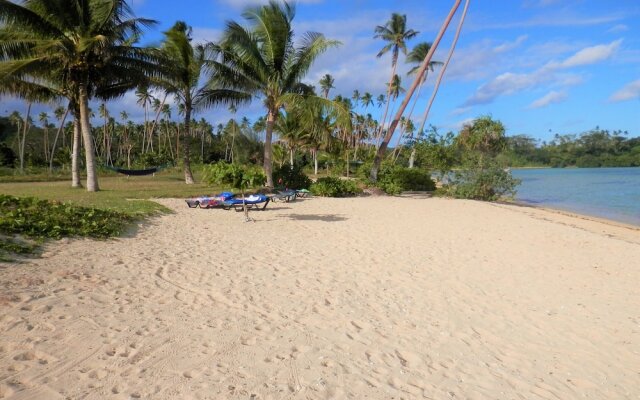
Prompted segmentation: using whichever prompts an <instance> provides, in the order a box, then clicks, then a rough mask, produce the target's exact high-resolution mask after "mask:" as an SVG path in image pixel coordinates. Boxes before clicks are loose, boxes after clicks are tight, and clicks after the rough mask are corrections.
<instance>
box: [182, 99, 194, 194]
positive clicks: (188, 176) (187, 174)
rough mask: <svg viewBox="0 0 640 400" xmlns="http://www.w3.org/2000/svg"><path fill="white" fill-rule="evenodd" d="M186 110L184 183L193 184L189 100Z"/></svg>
mask: <svg viewBox="0 0 640 400" xmlns="http://www.w3.org/2000/svg"><path fill="white" fill-rule="evenodd" d="M185 103H186V104H185V110H184V136H183V138H184V142H183V143H182V154H183V170H184V183H186V184H187V185H193V184H194V183H195V181H194V180H193V173H192V172H191V154H190V153H191V104H190V102H189V101H187V102H185Z"/></svg>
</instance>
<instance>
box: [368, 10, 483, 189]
mask: <svg viewBox="0 0 640 400" xmlns="http://www.w3.org/2000/svg"><path fill="white" fill-rule="evenodd" d="M461 2H462V0H455V2H454V4H453V6H451V10H450V11H449V14H448V15H447V17H446V18H445V20H444V22H443V24H442V27H441V28H440V31H439V32H438V34H437V35H436V38H435V40H434V42H433V45H432V48H431V49H430V50H429V53H428V55H427V56H426V57H425V59H424V61H423V62H422V65H421V66H420V69H419V70H418V72H417V75H418V79H416V80H414V81H413V83H412V84H411V87H410V88H409V90H408V91H407V95H406V96H405V98H404V100H403V101H402V103H401V104H400V107H399V108H398V111H397V112H396V115H395V116H394V117H393V119H392V120H391V123H390V124H389V129H387V132H386V134H385V136H384V139H383V140H382V143H381V144H380V147H379V148H378V151H377V152H376V156H375V158H374V159H373V165H372V167H371V172H370V173H369V178H370V179H371V180H372V181H374V182H375V181H377V180H378V170H379V169H380V164H382V158H383V157H384V155H385V152H386V150H387V146H388V145H389V141H390V140H391V136H393V132H394V131H395V129H396V127H397V126H398V123H399V122H400V118H401V117H402V114H403V113H404V111H405V110H406V108H407V105H408V104H409V101H410V100H411V96H413V93H414V92H415V90H416V87H417V86H418V84H419V83H420V82H419V81H421V80H422V79H421V78H422V76H423V74H424V73H425V72H426V69H427V67H428V66H429V64H428V63H429V62H430V61H431V57H432V56H433V53H434V51H435V49H436V48H437V47H438V45H439V44H440V41H441V40H442V37H443V36H444V33H445V32H446V30H447V28H448V26H449V24H450V23H451V20H452V19H453V16H454V15H455V13H456V11H457V10H458V8H459V7H460V3H461ZM469 2H470V0H466V1H465V6H464V10H463V12H462V16H461V18H460V22H459V24H458V29H457V30H456V34H455V37H454V40H453V44H452V47H451V51H450V52H449V57H448V59H447V60H449V59H450V58H451V54H452V53H453V48H454V47H455V43H456V42H457V40H458V37H459V35H460V31H461V28H462V24H463V23H464V19H465V16H466V13H467V9H468V7H469ZM444 69H446V63H445V66H444V67H443V68H442V70H441V72H440V75H441V76H442V71H443V70H444ZM436 86H437V84H436ZM434 93H435V91H434ZM419 131H422V129H420V130H419Z"/></svg>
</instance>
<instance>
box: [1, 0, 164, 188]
mask: <svg viewBox="0 0 640 400" xmlns="http://www.w3.org/2000/svg"><path fill="white" fill-rule="evenodd" d="M0 24H1V25H2V28H0V55H1V56H0V76H3V77H6V76H9V77H11V79H21V80H22V81H23V82H27V83H29V84H30V85H31V87H34V86H38V85H40V86H42V87H53V86H58V87H59V88H60V94H61V95H64V96H65V97H67V98H68V99H69V100H73V101H74V102H75V104H76V107H74V116H75V117H76V119H77V121H76V124H77V125H78V126H79V128H78V129H81V132H82V136H83V139H84V140H83V141H84V146H85V160H86V163H85V164H86V168H87V190H88V191H97V190H99V186H98V176H97V173H96V162H95V150H94V143H93V137H92V133H91V125H90V117H89V99H91V98H92V97H94V96H96V95H98V96H100V97H105V98H110V97H117V96H121V95H123V94H124V93H125V92H126V91H127V90H129V89H130V88H132V87H134V86H135V85H137V84H138V83H139V82H140V81H141V80H142V79H143V78H144V77H145V75H146V74H148V73H151V71H155V68H154V67H155V63H154V62H152V57H151V55H150V53H149V52H147V51H145V50H144V49H142V48H139V47H136V46H134V44H135V40H136V39H137V38H138V37H139V36H140V34H141V27H143V26H149V25H153V24H154V21H151V20H148V19H141V18H135V17H134V16H133V12H132V9H131V8H130V7H129V5H128V4H127V2H126V1H125V0H28V1H25V2H22V3H20V4H16V3H13V2H11V1H8V0H0ZM18 94H19V93H18Z"/></svg>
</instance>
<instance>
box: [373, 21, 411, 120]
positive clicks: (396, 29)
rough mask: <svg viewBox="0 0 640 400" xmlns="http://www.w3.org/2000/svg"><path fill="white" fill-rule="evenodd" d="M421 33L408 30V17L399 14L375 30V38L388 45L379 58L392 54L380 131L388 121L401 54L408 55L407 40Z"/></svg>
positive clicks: (379, 53)
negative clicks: (394, 80)
mask: <svg viewBox="0 0 640 400" xmlns="http://www.w3.org/2000/svg"><path fill="white" fill-rule="evenodd" d="M418 33H419V32H417V31H414V30H413V29H407V16H406V15H400V14H398V13H393V14H391V18H390V19H389V21H387V23H386V24H384V25H378V26H376V28H375V36H374V38H376V39H378V38H380V39H382V40H384V41H385V42H387V44H386V45H385V46H384V47H383V48H382V49H381V50H380V51H379V52H378V54H377V57H382V56H383V55H385V54H387V53H388V52H391V76H390V78H389V83H388V87H387V104H386V106H385V110H384V114H383V117H382V121H381V123H380V129H381V130H383V129H384V124H385V122H386V120H387V112H388V111H389V103H390V98H389V97H390V96H389V95H390V92H389V90H390V88H391V82H392V81H393V78H394V76H396V68H397V66H398V57H399V56H400V52H402V53H403V54H405V55H406V54H407V40H410V39H412V38H414V37H416V36H417V35H418Z"/></svg>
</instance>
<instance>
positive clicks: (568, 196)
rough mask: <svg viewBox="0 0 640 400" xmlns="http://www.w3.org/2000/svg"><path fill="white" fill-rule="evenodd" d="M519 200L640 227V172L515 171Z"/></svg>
mask: <svg viewBox="0 0 640 400" xmlns="http://www.w3.org/2000/svg"><path fill="white" fill-rule="evenodd" d="M512 174H513V176H514V177H516V178H518V179H521V180H522V184H521V185H520V186H519V187H518V194H517V195H516V200H518V201H521V202H523V203H527V204H532V205H538V206H544V207H550V208H556V209H560V210H565V211H572V212H575V213H578V214H586V215H591V216H595V217H601V218H607V219H611V220H615V221H620V222H624V223H627V224H633V225H640V168H575V169H574V168H572V169H560V168H548V169H518V170H512Z"/></svg>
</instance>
